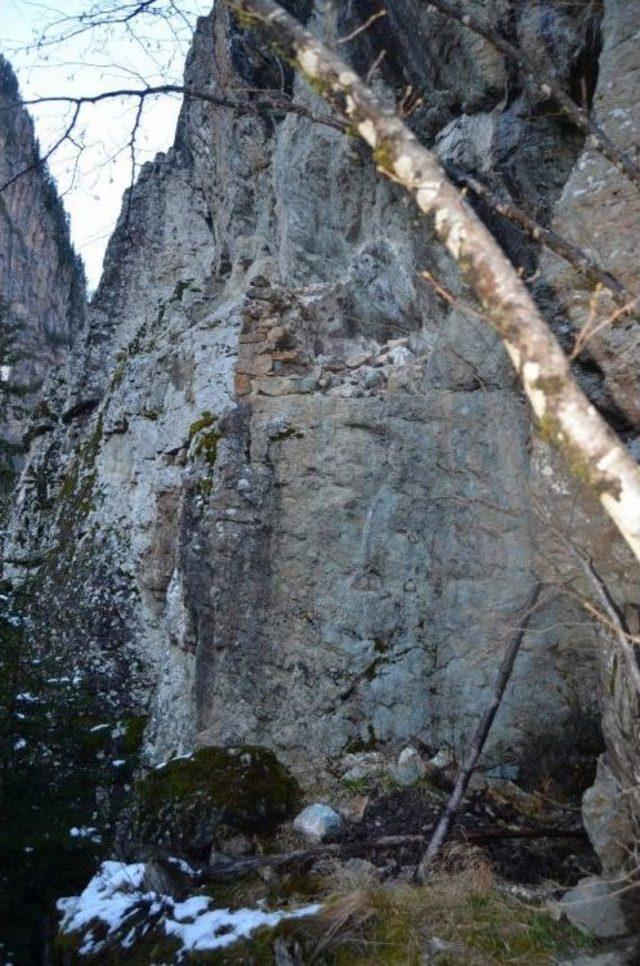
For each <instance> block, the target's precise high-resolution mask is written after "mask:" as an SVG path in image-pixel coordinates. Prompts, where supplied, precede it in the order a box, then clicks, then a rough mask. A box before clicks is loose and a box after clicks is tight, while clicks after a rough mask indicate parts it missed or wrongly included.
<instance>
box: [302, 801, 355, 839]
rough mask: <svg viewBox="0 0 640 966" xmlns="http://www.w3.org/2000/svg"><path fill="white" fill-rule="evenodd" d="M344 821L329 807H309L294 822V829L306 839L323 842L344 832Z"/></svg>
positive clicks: (317, 805) (316, 805)
mask: <svg viewBox="0 0 640 966" xmlns="http://www.w3.org/2000/svg"><path fill="white" fill-rule="evenodd" d="M343 826H344V819H343V818H342V816H341V815H339V814H338V813H337V812H336V811H335V809H333V808H331V807H330V806H329V805H321V804H320V803H316V804H315V805H308V806H307V807H306V808H304V809H303V810H302V811H301V812H300V813H299V815H296V817H295V818H294V820H293V827H294V829H295V830H296V832H300V833H301V834H302V835H304V836H305V838H308V839H311V840H312V841H314V842H322V841H323V840H324V839H326V838H328V837H329V836H333V835H337V834H338V833H339V832H341V831H342V828H343Z"/></svg>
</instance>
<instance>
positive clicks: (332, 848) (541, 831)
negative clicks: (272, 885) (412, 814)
mask: <svg viewBox="0 0 640 966" xmlns="http://www.w3.org/2000/svg"><path fill="white" fill-rule="evenodd" d="M585 837H586V833H585V832H584V830H583V829H554V828H520V829H509V828H486V829H482V828H481V829H464V828H462V827H459V828H456V829H454V831H453V833H452V835H451V838H452V839H454V840H455V841H457V842H469V843H474V844H478V845H480V844H482V843H483V842H499V841H503V840H504V839H568V838H585ZM426 842H427V836H426V835H385V836H382V837H381V838H378V839H369V840H366V839H365V840H364V841H362V842H341V843H338V842H331V843H328V844H326V845H313V846H311V848H308V849H298V850H296V851H293V852H279V853H278V854H276V855H255V856H254V855H252V856H251V857H249V858H246V859H236V860H230V861H228V862H214V863H213V864H212V865H209V866H207V867H206V868H205V869H203V870H202V872H201V876H202V878H203V879H204V880H206V881H210V882H228V881H229V880H231V879H237V878H240V877H241V876H243V875H250V874H251V873H252V872H258V871H259V870H260V869H282V868H285V867H286V866H288V865H299V864H304V863H307V862H313V861H314V860H315V859H321V858H324V857H325V856H327V857H331V856H335V857H336V858H340V859H343V858H348V857H349V856H353V855H361V854H362V853H365V854H367V853H371V852H378V851H384V850H385V849H395V848H402V847H404V846H416V847H422V846H424V844H425V843H426Z"/></svg>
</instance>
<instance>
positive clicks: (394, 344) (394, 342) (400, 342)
mask: <svg viewBox="0 0 640 966" xmlns="http://www.w3.org/2000/svg"><path fill="white" fill-rule="evenodd" d="M408 345H409V339H408V338H404V339H389V340H388V341H387V342H385V344H384V347H385V349H386V350H387V352H389V351H390V350H391V349H397V348H398V347H399V346H408Z"/></svg>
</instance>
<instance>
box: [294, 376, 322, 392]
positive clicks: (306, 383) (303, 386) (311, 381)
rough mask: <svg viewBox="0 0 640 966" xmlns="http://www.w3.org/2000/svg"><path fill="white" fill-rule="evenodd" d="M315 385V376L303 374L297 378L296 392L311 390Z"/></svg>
mask: <svg viewBox="0 0 640 966" xmlns="http://www.w3.org/2000/svg"><path fill="white" fill-rule="evenodd" d="M316 386H317V381H316V377H315V376H303V377H302V379H300V380H298V392H313V391H314V389H315V388H316Z"/></svg>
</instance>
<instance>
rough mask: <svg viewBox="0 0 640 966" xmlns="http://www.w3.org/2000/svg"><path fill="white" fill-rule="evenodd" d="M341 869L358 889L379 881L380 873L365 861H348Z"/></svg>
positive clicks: (371, 863)
mask: <svg viewBox="0 0 640 966" xmlns="http://www.w3.org/2000/svg"><path fill="white" fill-rule="evenodd" d="M343 868H344V869H345V871H346V872H347V873H348V874H349V878H350V879H351V880H352V881H353V884H354V885H355V886H357V887H358V888H363V887H366V886H371V885H374V884H375V883H376V882H379V881H380V873H379V872H378V870H377V869H376V867H375V865H374V864H373V862H368V861H367V860H366V859H357V858H356V859H348V861H347V862H345V863H344V866H343Z"/></svg>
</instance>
